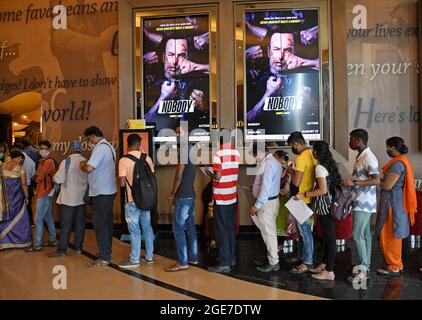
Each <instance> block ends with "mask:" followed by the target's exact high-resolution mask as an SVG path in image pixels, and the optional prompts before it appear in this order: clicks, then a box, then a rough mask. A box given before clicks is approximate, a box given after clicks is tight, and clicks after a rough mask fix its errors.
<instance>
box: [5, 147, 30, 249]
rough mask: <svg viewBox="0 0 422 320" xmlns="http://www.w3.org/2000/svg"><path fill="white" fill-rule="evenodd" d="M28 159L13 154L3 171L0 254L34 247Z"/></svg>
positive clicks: (16, 153)
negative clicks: (25, 165)
mask: <svg viewBox="0 0 422 320" xmlns="http://www.w3.org/2000/svg"><path fill="white" fill-rule="evenodd" d="M24 159H25V156H24V155H23V154H22V153H21V152H19V151H13V152H12V153H11V160H10V161H8V162H6V163H4V164H3V165H2V166H1V168H0V250H1V249H6V248H26V247H29V246H30V245H31V229H30V225H29V216H28V213H27V208H26V206H27V204H28V186H27V183H26V173H25V170H24V168H23V161H24Z"/></svg>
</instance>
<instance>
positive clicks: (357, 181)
mask: <svg viewBox="0 0 422 320" xmlns="http://www.w3.org/2000/svg"><path fill="white" fill-rule="evenodd" d="M368 139H369V135H368V132H367V131H366V130H364V129H355V130H353V131H352V132H350V138H349V147H350V149H352V150H355V151H358V156H357V158H356V162H355V164H354V166H353V177H352V178H351V179H344V180H343V184H344V185H346V186H351V187H353V191H354V193H355V195H356V197H357V198H356V201H355V202H354V205H353V209H352V210H353V240H354V241H355V243H356V249H357V253H358V258H359V264H358V268H354V272H353V276H354V278H353V282H354V283H355V282H358V281H360V280H363V279H365V278H367V277H368V272H369V268H370V264H371V245H372V236H371V216H372V214H373V213H376V212H377V186H378V185H379V184H380V174H379V169H378V160H377V158H376V157H375V155H374V154H373V153H372V151H371V149H370V148H369V147H368ZM350 280H351V279H350Z"/></svg>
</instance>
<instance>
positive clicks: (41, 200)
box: [26, 140, 57, 252]
mask: <svg viewBox="0 0 422 320" xmlns="http://www.w3.org/2000/svg"><path fill="white" fill-rule="evenodd" d="M39 148H40V155H41V160H40V163H39V164H38V167H37V171H36V172H35V175H34V177H35V179H36V181H37V214H36V216H35V226H36V232H35V240H34V246H33V247H32V248H28V249H27V250H26V252H36V251H41V250H42V246H50V247H55V246H56V245H57V241H56V228H55V226H54V220H53V215H52V205H53V195H54V188H53V176H54V174H55V173H56V164H55V161H54V160H53V158H51V157H50V150H51V144H50V142H49V141H47V140H43V141H40V142H39ZM44 221H45V222H46V223H47V228H48V242H47V243H44V244H43V243H42V237H43V231H44Z"/></svg>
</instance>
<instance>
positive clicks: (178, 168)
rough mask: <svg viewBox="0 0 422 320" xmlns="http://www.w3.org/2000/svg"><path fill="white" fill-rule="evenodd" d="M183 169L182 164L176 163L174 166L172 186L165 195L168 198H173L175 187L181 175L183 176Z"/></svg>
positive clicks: (179, 181)
mask: <svg viewBox="0 0 422 320" xmlns="http://www.w3.org/2000/svg"><path fill="white" fill-rule="evenodd" d="M184 170H185V165H184V164H178V165H177V166H176V173H175V174H174V179H173V188H172V189H171V192H170V194H169V195H168V197H167V199H168V200H174V195H175V194H176V192H177V189H179V186H180V183H181V182H182V176H183V171H184Z"/></svg>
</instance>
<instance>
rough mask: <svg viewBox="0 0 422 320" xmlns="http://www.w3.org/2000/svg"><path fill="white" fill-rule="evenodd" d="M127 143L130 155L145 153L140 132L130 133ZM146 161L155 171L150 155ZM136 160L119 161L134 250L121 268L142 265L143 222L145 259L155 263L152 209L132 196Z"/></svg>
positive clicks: (126, 214)
mask: <svg viewBox="0 0 422 320" xmlns="http://www.w3.org/2000/svg"><path fill="white" fill-rule="evenodd" d="M127 145H128V148H129V152H128V155H131V156H134V157H136V158H137V159H140V158H141V154H142V153H145V152H144V151H143V150H142V147H141V137H140V136H139V135H138V134H130V135H129V136H128V137H127ZM146 161H147V163H148V165H149V167H150V169H151V171H152V172H154V165H153V163H152V160H151V158H150V157H148V156H147V157H146ZM134 168H135V162H134V161H133V160H131V159H129V158H127V157H123V158H121V159H120V161H119V178H120V186H121V187H125V188H126V194H127V202H126V205H125V218H126V223H127V226H128V229H129V233H130V245H131V248H132V251H131V253H130V256H129V259H128V260H125V261H122V262H121V263H119V267H121V268H136V267H139V265H140V257H141V230H140V228H139V223H140V224H141V228H142V234H143V236H144V237H145V248H146V254H145V261H146V262H147V263H149V264H151V263H153V262H154V261H153V258H154V257H153V252H154V233H153V231H152V227H151V213H150V211H143V210H141V209H139V208H137V207H136V204H135V202H134V200H133V197H132V191H131V186H132V185H133V169H134Z"/></svg>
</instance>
